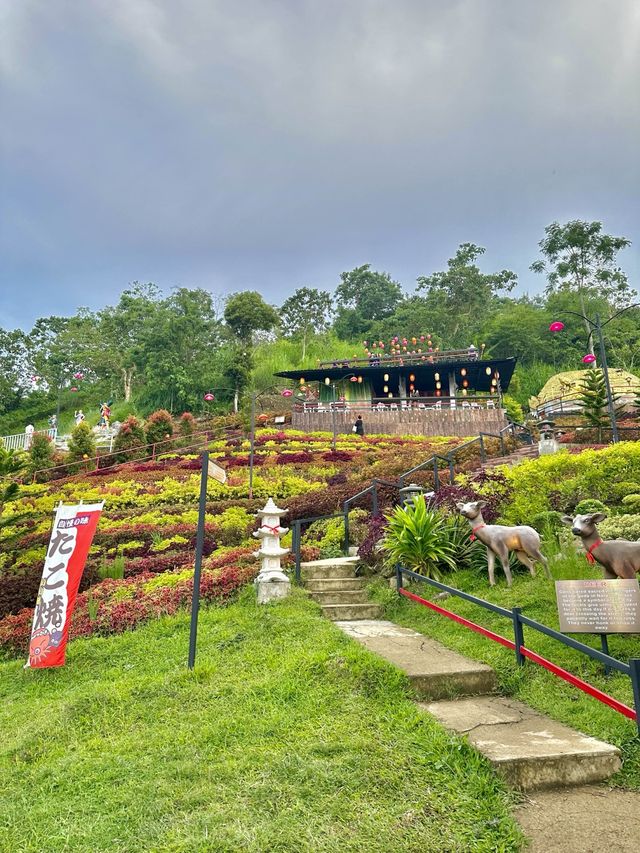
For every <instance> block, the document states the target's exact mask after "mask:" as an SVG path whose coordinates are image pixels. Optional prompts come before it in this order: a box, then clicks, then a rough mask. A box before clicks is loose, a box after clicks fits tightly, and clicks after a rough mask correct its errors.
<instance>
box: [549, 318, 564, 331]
mask: <svg viewBox="0 0 640 853" xmlns="http://www.w3.org/2000/svg"><path fill="white" fill-rule="evenodd" d="M563 329H564V323H563V322H561V321H560V320H555V321H554V322H553V323H552V324H551V325H550V326H549V331H550V332H561V331H562V330H563Z"/></svg>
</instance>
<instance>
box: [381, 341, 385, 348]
mask: <svg viewBox="0 0 640 853" xmlns="http://www.w3.org/2000/svg"><path fill="white" fill-rule="evenodd" d="M380 349H384V344H383V343H382V341H380Z"/></svg>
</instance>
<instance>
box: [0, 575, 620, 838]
mask: <svg viewBox="0 0 640 853" xmlns="http://www.w3.org/2000/svg"><path fill="white" fill-rule="evenodd" d="M519 584H520V581H519V582H518V585H519ZM398 612H399V613H401V615H402V616H403V621H405V622H407V621H410V619H412V618H413V617H417V618H421V617H422V614H420V617H418V610H417V608H416V607H415V606H414V607H413V608H412V609H411V611H409V609H403V608H400V610H399V611H398ZM187 643H188V616H187V614H182V615H180V616H177V617H172V618H164V619H161V620H159V621H156V622H153V623H151V624H149V625H147V626H145V627H144V628H141V629H140V630H137V631H135V632H132V633H128V634H123V635H120V636H115V637H110V638H93V639H89V640H78V641H76V642H74V643H72V644H71V645H70V647H69V651H68V658H67V665H66V667H64V668H62V669H59V670H40V671H37V670H36V671H24V670H23V669H22V662H16V661H14V662H8V663H2V664H0V730H1V731H2V747H1V750H0V756H1V757H0V778H1V779H2V784H1V785H0V849H1V850H2V851H11V853H16V851H21V853H24V851H38V853H54V851H55V853H58V851H74V853H77V851H91V852H92V853H96V851H141V850H153V851H168V850H171V851H209V850H211V851H314V853H315V851H385V853H389V851H394V853H395V851H420V852H421V853H425V851H427V853H428V851H434V853H436V851H437V853H445V851H470V850H473V851H515V850H518V849H519V848H520V844H521V841H522V836H521V834H520V831H519V829H518V828H517V826H516V824H515V823H514V820H513V819H512V817H511V815H510V811H509V809H510V806H511V805H512V795H511V794H509V793H508V792H507V791H506V790H505V788H504V787H503V786H502V784H501V783H500V782H499V781H498V780H497V779H496V777H495V776H494V775H493V773H492V771H491V770H490V768H489V766H488V764H487V763H486V762H485V761H484V760H483V759H482V758H481V757H480V756H478V755H477V754H476V753H474V752H473V751H472V750H471V749H469V748H468V747H467V746H466V745H465V743H464V742H463V741H462V740H459V739H457V738H455V737H452V736H450V735H449V734H447V733H446V732H445V731H444V730H443V729H441V728H440V727H439V726H438V725H437V724H436V723H435V722H434V721H433V720H432V719H431V718H430V717H428V716H427V715H425V714H422V713H420V712H419V711H418V710H417V708H416V706H415V705H414V704H413V703H412V702H411V701H410V698H409V697H410V693H409V690H408V686H407V682H406V680H405V678H404V676H403V675H402V674H401V673H400V672H398V671H397V670H395V669H394V668H393V667H391V666H390V665H388V664H386V663H385V662H383V661H381V660H379V659H377V658H376V657H375V656H373V655H371V654H370V653H369V652H367V651H366V650H365V649H363V648H362V647H361V646H359V645H358V644H356V643H355V642H353V641H351V640H349V639H348V638H347V637H345V636H343V635H342V634H341V633H340V631H339V630H338V629H337V628H336V627H335V626H334V625H332V624H331V623H330V622H327V621H325V620H323V619H322V618H321V617H320V616H319V611H318V609H317V607H316V606H315V605H314V604H312V603H311V602H309V601H308V600H307V599H306V598H305V597H304V595H303V594H301V593H299V592H297V591H296V592H295V593H294V595H293V596H292V597H291V598H290V599H288V600H287V601H286V602H282V603H279V604H278V605H275V606H270V607H262V608H258V607H257V605H256V604H255V603H254V593H253V590H252V589H248V590H245V592H244V593H243V595H242V596H241V598H240V600H239V601H238V602H236V603H235V604H232V605H230V606H228V607H226V608H210V609H206V610H204V611H203V612H202V613H201V620H200V635H199V649H198V665H197V667H196V670H195V672H194V673H189V672H188V671H187V669H186V666H185V662H186V654H187ZM503 669H506V668H505V667H503ZM577 707H581V706H577ZM620 731H623V729H621V730H620Z"/></svg>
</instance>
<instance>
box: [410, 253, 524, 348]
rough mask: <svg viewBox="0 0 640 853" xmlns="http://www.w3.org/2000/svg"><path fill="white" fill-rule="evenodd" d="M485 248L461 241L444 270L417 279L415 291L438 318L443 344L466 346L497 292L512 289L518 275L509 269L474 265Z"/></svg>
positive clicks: (483, 320) (487, 311) (474, 337)
mask: <svg viewBox="0 0 640 853" xmlns="http://www.w3.org/2000/svg"><path fill="white" fill-rule="evenodd" d="M484 252H485V250H484V249H483V248H482V247H481V246H476V245H475V244H474V243H461V244H460V246H459V247H458V250H457V252H456V253H455V255H454V256H453V258H449V260H448V261H447V269H446V270H443V271H441V272H434V273H432V274H431V275H428V276H420V277H419V278H418V286H417V290H418V291H425V292H426V300H427V304H428V306H429V308H430V309H431V312H432V314H433V316H434V318H436V319H437V324H438V327H439V328H438V331H439V332H440V334H441V336H442V339H443V343H444V345H445V347H447V348H449V347H467V346H468V345H469V344H470V343H471V342H473V341H475V340H476V338H477V336H478V334H479V332H480V330H481V328H482V326H483V324H484V322H486V318H487V316H488V314H489V312H490V311H491V309H492V307H493V306H494V305H495V303H496V299H497V298H498V296H499V295H501V294H504V293H508V292H509V291H511V290H513V288H514V287H515V285H516V282H517V276H516V274H515V273H514V272H511V270H501V271H500V272H494V273H483V272H481V270H480V268H479V267H478V265H477V264H476V261H477V260H478V258H480V257H481V256H482V255H483V254H484Z"/></svg>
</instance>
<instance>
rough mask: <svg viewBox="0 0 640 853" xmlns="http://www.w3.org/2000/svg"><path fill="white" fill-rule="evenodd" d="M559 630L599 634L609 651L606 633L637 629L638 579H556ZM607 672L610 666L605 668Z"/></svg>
mask: <svg viewBox="0 0 640 853" xmlns="http://www.w3.org/2000/svg"><path fill="white" fill-rule="evenodd" d="M556 600H557V603H558V617H559V621H560V630H561V631H562V632H563V633H565V634H599V635H600V647H601V648H602V651H603V652H604V654H605V655H608V654H609V640H608V635H609V634H638V633H640V587H639V586H638V581H637V580H620V579H618V580H579V581H556ZM604 671H605V674H606V675H609V673H610V672H611V667H609V666H606V665H605V668H604Z"/></svg>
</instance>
